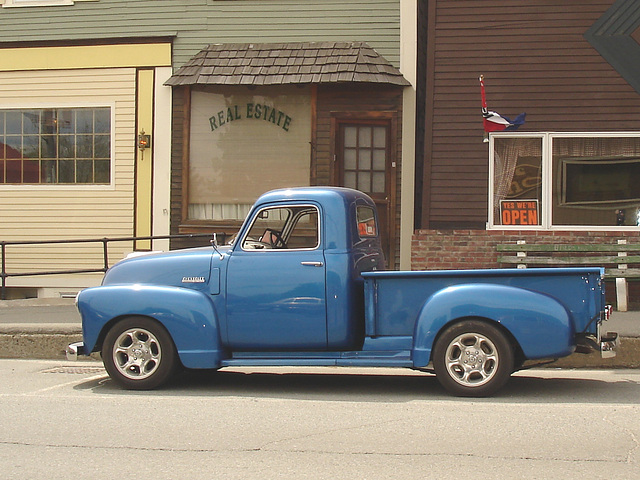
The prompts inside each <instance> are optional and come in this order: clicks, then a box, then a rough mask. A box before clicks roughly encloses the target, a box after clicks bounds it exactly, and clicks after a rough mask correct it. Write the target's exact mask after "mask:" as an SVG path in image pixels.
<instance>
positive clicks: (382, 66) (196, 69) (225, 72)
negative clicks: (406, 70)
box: [165, 42, 409, 86]
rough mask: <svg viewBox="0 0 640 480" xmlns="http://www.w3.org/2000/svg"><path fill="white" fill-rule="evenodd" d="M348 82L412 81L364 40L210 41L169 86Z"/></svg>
mask: <svg viewBox="0 0 640 480" xmlns="http://www.w3.org/2000/svg"><path fill="white" fill-rule="evenodd" d="M344 82H364V83H385V84H392V85H402V86H405V85H409V82H408V81H407V80H406V79H405V78H404V77H403V76H402V73H400V71H399V70H398V69H397V68H395V67H394V66H393V65H391V64H390V63H389V62H388V61H387V60H386V59H385V58H384V57H382V56H380V55H379V54H378V53H377V52H376V51H375V50H374V49H373V48H371V47H370V46H369V45H367V44H366V43H363V42H311V43H299V42H292V43H226V44H217V45H209V46H208V47H207V48H205V49H203V50H201V51H200V52H199V53H198V54H197V55H196V56H194V57H193V58H192V59H191V60H189V61H188V62H187V63H186V64H185V65H183V66H182V67H180V68H179V69H178V70H177V71H176V73H174V74H173V76H172V77H171V78H170V79H169V80H167V82H166V83H165V85H171V86H177V85H286V84H301V83H303V84H304V83H344Z"/></svg>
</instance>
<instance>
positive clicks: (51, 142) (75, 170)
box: [0, 107, 111, 185]
mask: <svg viewBox="0 0 640 480" xmlns="http://www.w3.org/2000/svg"><path fill="white" fill-rule="evenodd" d="M110 181H111V108H110V107H81V108H42V109H4V110H0V184H5V185H7V184H13V185H25V184H26V185H34V184H35V185H37V184H49V185H50V184H67V185H69V184H71V185H76V184H85V185H86V184H90V185H107V184H109V183H110Z"/></svg>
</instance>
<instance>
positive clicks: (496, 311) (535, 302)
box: [413, 284, 575, 367]
mask: <svg viewBox="0 0 640 480" xmlns="http://www.w3.org/2000/svg"><path fill="white" fill-rule="evenodd" d="M464 318H484V319H487V320H489V321H492V322H495V323H498V324H500V325H501V326H503V327H504V328H505V329H506V330H508V331H509V332H510V333H511V335H512V337H513V338H514V339H515V340H516V341H517V342H518V344H519V346H520V348H521V349H522V352H523V353H524V355H525V357H526V358H527V359H534V358H557V357H562V356H566V355H569V354H571V353H572V352H573V350H574V346H575V344H574V325H573V321H572V320H571V316H570V314H569V312H568V311H567V309H566V308H565V307H564V306H563V305H562V304H561V303H560V302H558V301H557V300H556V299H554V298H552V297H550V296H548V295H544V294H541V293H537V292H533V291H531V290H525V289H522V288H518V287H511V286H505V285H488V284H466V285H456V286H451V287H447V288H444V289H442V290H440V291H438V292H436V293H435V294H433V295H432V296H431V297H429V298H428V299H427V301H426V302H425V304H424V305H423V306H422V309H421V310H420V314H419V316H418V320H417V322H416V327H415V331H414V337H413V338H414V350H413V360H414V365H415V366H416V367H424V366H426V365H427V364H428V363H429V361H430V360H431V351H432V348H433V345H434V342H435V340H436V338H437V336H438V334H439V332H440V331H441V330H442V329H443V328H445V327H446V326H448V325H449V324H451V323H454V322H456V321H457V320H461V319H464Z"/></svg>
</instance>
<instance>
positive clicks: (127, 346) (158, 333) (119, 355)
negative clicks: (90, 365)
mask: <svg viewBox="0 0 640 480" xmlns="http://www.w3.org/2000/svg"><path fill="white" fill-rule="evenodd" d="M102 361H103V363H104V367H105V369H106V370H107V373H108V374H109V376H110V377H111V378H112V379H113V380H115V381H116V382H117V383H119V384H120V385H121V386H123V387H124V388H127V389H130V390H149V389H152V388H156V387H158V386H160V385H162V384H163V383H165V382H166V381H167V380H168V379H169V377H170V376H171V375H172V374H173V373H174V372H175V370H176V367H177V365H178V360H177V354H176V350H175V347H174V345H173V341H172V340H171V336H170V335H169V333H168V332H167V331H166V330H165V329H164V328H163V327H162V325H160V324H159V323H158V322H156V321H155V320H153V319H150V318H147V317H127V318H124V319H122V320H120V321H119V322H118V323H116V324H115V325H114V326H113V327H112V328H111V330H109V332H108V333H107V335H106V337H105V339H104V343H103V345H102Z"/></svg>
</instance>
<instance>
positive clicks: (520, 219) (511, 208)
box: [500, 200, 540, 225]
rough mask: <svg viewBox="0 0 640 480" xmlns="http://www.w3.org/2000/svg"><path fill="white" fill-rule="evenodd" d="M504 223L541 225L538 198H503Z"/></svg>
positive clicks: (502, 216) (501, 204)
mask: <svg viewBox="0 0 640 480" xmlns="http://www.w3.org/2000/svg"><path fill="white" fill-rule="evenodd" d="M500 218H501V219H502V225H539V224H540V223H539V221H538V219H539V218H540V217H539V215H538V200H517V201H513V200H501V201H500Z"/></svg>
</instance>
